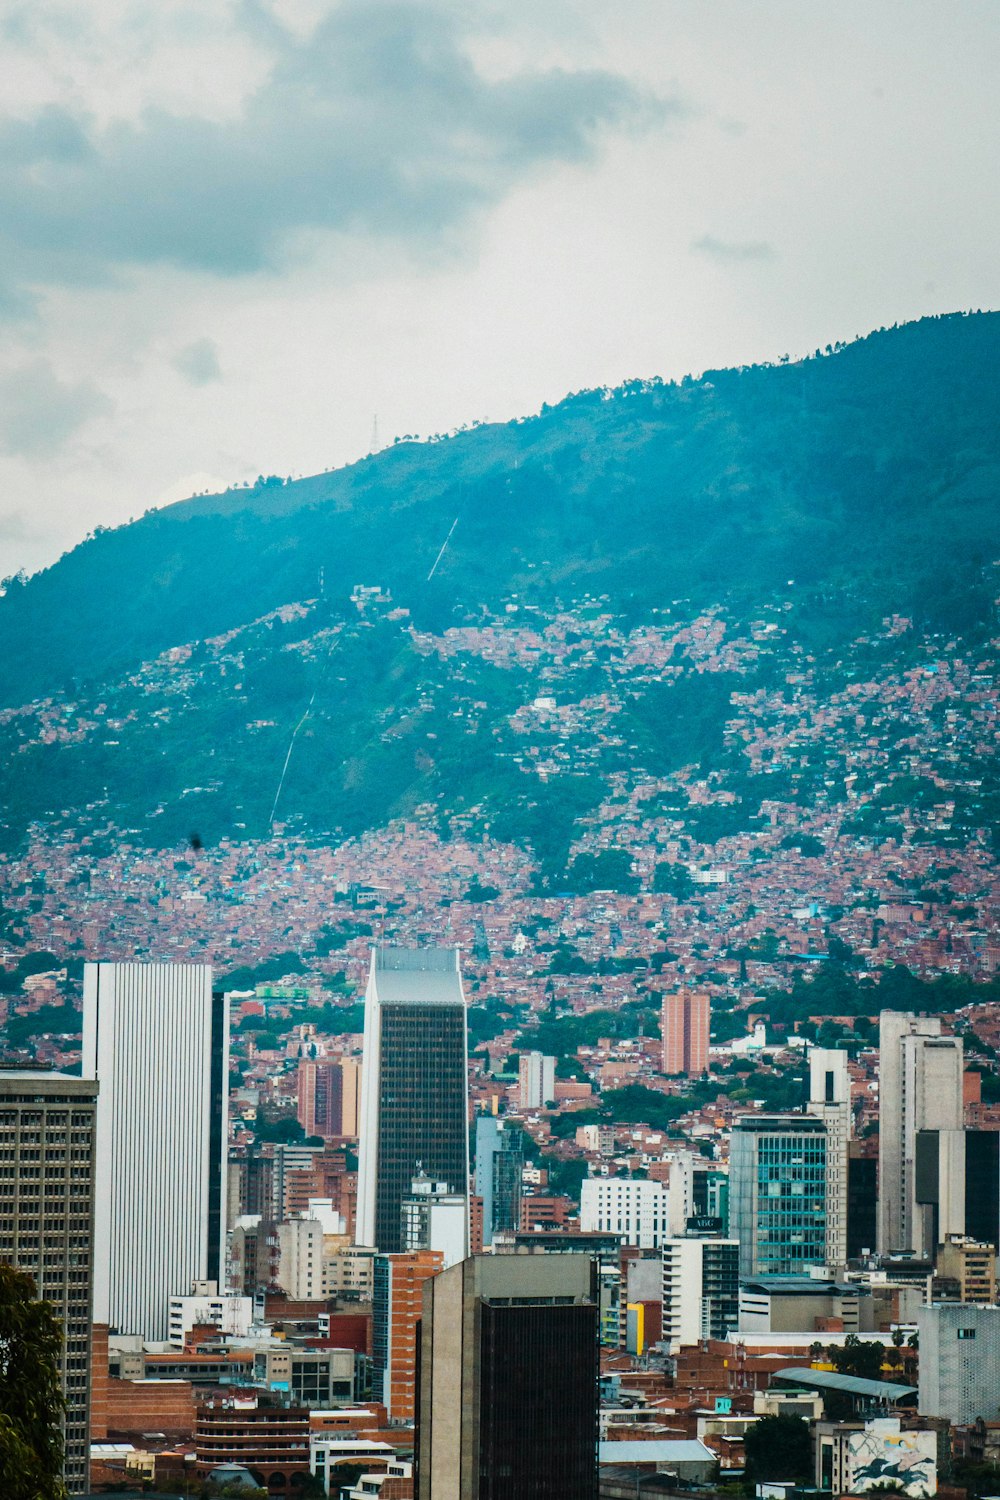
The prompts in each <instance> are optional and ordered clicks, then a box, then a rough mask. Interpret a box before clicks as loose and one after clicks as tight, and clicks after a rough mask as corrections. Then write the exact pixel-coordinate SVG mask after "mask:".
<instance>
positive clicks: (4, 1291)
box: [0, 1264, 66, 1500]
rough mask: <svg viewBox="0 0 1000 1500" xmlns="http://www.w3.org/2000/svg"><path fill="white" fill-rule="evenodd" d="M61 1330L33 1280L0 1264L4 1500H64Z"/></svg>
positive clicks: (0, 1468) (0, 1436) (0, 1471)
mask: <svg viewBox="0 0 1000 1500" xmlns="http://www.w3.org/2000/svg"><path fill="white" fill-rule="evenodd" d="M61 1352H62V1331H61V1327H60V1323H59V1320H58V1318H57V1317H56V1315H55V1312H54V1311H53V1309H52V1307H51V1306H50V1305H49V1303H47V1302H41V1301H39V1300H38V1298H37V1296H36V1293H35V1284H34V1282H33V1281H32V1279H31V1277H30V1276H28V1275H26V1274H25V1273H24V1272H23V1271H18V1270H15V1268H14V1267H13V1266H8V1265H2V1264H0V1478H2V1481H3V1495H4V1500H64V1496H65V1494H66V1489H65V1486H64V1484H63V1482H62V1458H63V1449H62V1433H61V1429H60V1418H61V1413H62V1409H63V1404H64V1403H63V1396H62V1386H61V1381H60V1373H59V1360H60V1355H61Z"/></svg>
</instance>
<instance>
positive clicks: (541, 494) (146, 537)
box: [0, 314, 1000, 704]
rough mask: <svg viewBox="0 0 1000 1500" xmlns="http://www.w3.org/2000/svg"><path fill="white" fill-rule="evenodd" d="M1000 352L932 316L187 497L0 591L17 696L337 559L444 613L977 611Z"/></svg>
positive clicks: (442, 618) (214, 626) (226, 621)
mask: <svg viewBox="0 0 1000 1500" xmlns="http://www.w3.org/2000/svg"><path fill="white" fill-rule="evenodd" d="M998 358H1000V314H976V315H970V316H960V315H953V316H949V317H943V318H936V319H925V320H923V321H921V322H919V323H914V324H909V325H906V326H904V327H902V328H894V329H890V330H887V331H883V332H879V333H877V334H873V335H871V336H870V337H869V338H867V339H864V340H860V341H858V342H857V343H854V344H851V345H849V346H847V347H845V348H840V349H838V350H837V351H836V352H834V353H832V354H831V355H824V356H823V357H819V358H813V359H810V360H806V361H805V362H803V363H799V364H788V365H779V366H768V367H762V366H753V367H750V368H747V369H742V370H726V371H712V372H708V373H707V374H706V375H705V376H704V377H702V378H701V379H699V380H685V381H683V382H681V383H680V384H669V385H667V384H660V383H658V382H655V381H654V382H635V383H632V384H629V385H626V386H623V387H621V388H620V389H618V390H616V391H587V392H582V393H580V394H579V395H576V396H570V397H567V398H566V400H564V401H562V402H561V403H560V404H559V405H558V406H555V407H553V408H551V409H547V410H544V411H543V412H542V413H541V415H539V416H537V417H533V418H530V419H527V420H524V421H520V422H514V423H510V424H507V425H506V426H484V427H480V428H477V429H475V430H473V431H470V432H466V433H463V434H460V435H458V436H456V437H454V438H450V439H447V440H445V441H442V442H436V443H427V444H415V443H404V444H400V445H398V446H396V447H395V448H393V449H390V450H388V451H386V452H383V453H381V454H378V455H377V456H376V457H374V458H371V459H368V460H366V461H364V462H362V463H359V464H356V465H354V466H352V467H350V468H347V469H343V470H340V471H338V472H336V473H331V474H324V475H320V476H317V477H315V478H311V479H306V480H300V481H296V482H294V483H290V484H287V485H281V484H280V483H271V484H268V483H261V484H259V485H258V486H257V487H256V488H255V489H253V490H236V491H231V492H229V493H228V494H226V495H223V496H217V497H211V498H199V499H195V500H191V501H187V502H185V503H183V504H180V505H175V506H171V507H169V508H168V509H165V510H163V511H159V512H156V513H153V514H149V515H147V516H145V517H143V518H142V519H141V520H139V521H137V522H135V523H133V524H131V525H128V526H124V527H120V528H118V529H115V530H109V531H104V532H101V533H100V534H99V535H97V536H95V537H93V538H92V539H90V540H89V541H87V542H86V543H84V544H83V545H81V546H79V547H77V548H76V549H75V550H74V551H73V552H71V553H69V554H68V555H67V556H65V557H63V558H62V559H61V560H60V561H59V562H58V563H57V564H56V565H55V566H54V567H52V568H49V569H47V570H46V571H45V572H43V573H41V574H39V575H37V576H36V577H34V578H32V579H30V580H29V581H28V582H27V584H26V586H24V587H17V586H15V587H12V588H11V589H9V590H8V593H7V595H6V597H4V598H3V599H0V703H6V704H18V703H22V702H27V701H30V700H32V699H34V698H36V697H39V696H44V695H47V694H50V693H52V692H56V691H60V690H73V689H74V687H75V686H78V685H79V684H80V683H84V682H92V681H100V680H101V679H102V678H103V677H105V676H106V675H107V674H108V673H109V672H114V673H118V672H121V671H122V670H124V669H126V668H128V667H129V666H132V665H135V664H137V663H139V662H141V661H143V660H145V659H147V658H149V657H151V656H155V655H156V654H158V653H159V652H160V651H162V650H165V649H166V648H168V647H170V646H174V645H177V644H179V643H182V642H185V641H190V640H198V639H204V638H205V637H208V636H212V635H214V634H217V633H219V632H221V631H224V630H228V629H232V628H234V627H236V626H239V625H242V624H245V623H246V622H248V621H250V620H254V619H257V618H259V617H260V616H262V615H264V614H266V613H267V612H268V611H270V610H272V609H273V608H275V607H276V606H278V605H280V604H283V603H286V602H288V601H291V600H301V599H308V598H312V597H314V596H315V595H316V594H317V592H318V578H319V574H320V569H321V568H322V569H323V573H324V579H325V588H326V596H327V603H328V608H329V609H330V610H331V611H332V613H333V614H334V615H336V614H338V613H339V612H342V611H343V610H344V608H345V607H346V605H347V599H348V595H349V593H350V591H351V589H352V587H353V586H354V585H355V584H358V583H361V584H380V585H381V586H382V587H383V588H388V589H390V590H391V591H392V593H393V595H394V597H396V598H397V599H398V600H399V601H400V602H402V603H404V604H405V605H406V606H407V607H409V608H410V610H411V611H412V613H413V616H414V619H415V621H416V622H417V623H418V624H421V625H431V626H436V627H441V626H442V625H445V624H448V623H452V622H454V621H456V620H459V619H461V618H463V617H464V616H466V615H468V614H469V613H470V612H471V613H477V612H478V611H479V609H480V608H481V607H482V606H485V607H486V608H488V609H491V610H492V609H495V608H497V607H498V606H499V605H501V604H502V602H503V601H504V600H506V599H509V598H510V596H511V595H512V594H517V595H518V596H519V597H520V598H521V599H522V600H524V601H529V602H534V603H537V604H539V605H541V606H542V607H549V606H551V605H552V604H553V603H554V602H555V601H557V600H560V601H565V602H569V601H572V600H574V599H579V598H580V597H581V596H582V595H584V594H586V593H588V592H591V593H595V594H601V595H606V596H607V597H608V598H609V600H610V602H611V604H612V606H613V608H614V609H615V610H617V611H623V612H627V613H629V614H631V615H633V616H634V617H637V618H641V617H642V616H643V615H644V614H645V613H646V612H647V611H648V610H649V609H650V608H652V607H655V606H659V605H662V604H664V603H668V602H669V601H670V600H671V599H675V598H688V599H690V600H692V602H693V603H694V605H695V606H696V607H697V606H699V605H704V604H711V603H715V602H719V601H720V600H734V601H743V602H746V603H752V601H753V600H754V599H758V598H761V597H766V596H767V595H768V594H769V592H770V591H771V590H772V589H774V588H775V587H779V586H783V585H784V584H785V583H786V581H787V580H788V579H790V578H794V579H795V581H796V586H797V587H798V588H799V590H800V592H804V593H806V594H807V595H808V597H809V599H810V600H811V603H812V607H813V611H814V613H815V614H816V616H817V628H818V629H820V630H821V631H822V632H827V631H829V630H830V629H832V630H834V631H835V632H836V631H837V630H838V629H839V628H840V627H841V626H843V627H845V628H847V629H852V628H853V627H854V626H855V624H856V623H857V622H858V621H859V620H863V619H864V617H865V613H866V611H868V612H870V611H871V610H873V609H874V610H876V611H877V610H883V611H884V609H885V608H888V607H889V606H892V607H898V608H902V609H905V610H907V611H910V612H916V613H917V614H918V615H919V616H920V617H921V618H924V619H928V620H938V619H940V620H941V621H942V622H944V623H945V624H947V625H953V626H954V627H955V628H968V627H970V626H972V627H975V625H976V624H977V623H978V622H979V620H980V619H981V615H982V603H983V601H982V599H981V598H980V597H979V595H978V592H977V583H976V579H977V568H978V566H979V564H980V563H981V562H982V561H983V560H984V559H985V560H989V559H990V558H991V557H992V556H994V555H995V554H996V549H997V544H998V541H1000V505H998V503H997V495H998V490H1000V409H998V402H997V396H996V374H995V372H996V369H997V366H998ZM453 523H455V529H454V532H453V533H452V537H451V541H450V543H449V545H448V547H447V550H446V552H445V555H444V557H443V558H442V560H441V562H440V564H439V566H438V568H437V570H436V572H435V574H434V577H433V578H432V579H431V581H430V582H429V583H428V582H427V578H428V574H429V572H430V570H431V567H432V564H433V562H434V559H435V557H436V556H437V553H438V551H439V549H440V547H441V544H442V542H443V541H444V539H445V537H446V535H447V534H448V531H449V528H451V526H452V524H453ZM803 628H806V626H805V623H803Z"/></svg>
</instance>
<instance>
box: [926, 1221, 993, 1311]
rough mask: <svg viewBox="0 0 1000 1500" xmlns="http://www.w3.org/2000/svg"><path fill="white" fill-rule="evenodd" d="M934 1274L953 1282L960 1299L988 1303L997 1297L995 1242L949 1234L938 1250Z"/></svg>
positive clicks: (961, 1300)
mask: <svg viewBox="0 0 1000 1500" xmlns="http://www.w3.org/2000/svg"><path fill="white" fill-rule="evenodd" d="M937 1274H938V1275H939V1276H940V1277H942V1278H943V1279H944V1280H946V1281H950V1282H954V1283H955V1285H956V1287H957V1289H958V1300H959V1301H960V1302H983V1303H987V1304H988V1303H992V1302H995V1301H996V1300H997V1250H996V1246H995V1245H989V1244H986V1243H985V1242H984V1241H982V1240H974V1239H970V1238H969V1236H968V1235H964V1234H952V1235H949V1236H948V1238H947V1240H945V1242H944V1244H943V1245H942V1246H941V1248H940V1250H939V1251H938V1257H937Z"/></svg>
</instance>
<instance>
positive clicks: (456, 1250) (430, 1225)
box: [400, 1172, 469, 1267]
mask: <svg viewBox="0 0 1000 1500" xmlns="http://www.w3.org/2000/svg"><path fill="white" fill-rule="evenodd" d="M400 1212H401V1214H402V1238H403V1250H404V1252H405V1251H410V1250H440V1252H441V1263H442V1265H444V1266H446V1267H447V1266H453V1265H454V1264H455V1263H456V1261H460V1260H464V1259H465V1256H466V1253H467V1250H468V1243H469V1224H468V1218H469V1200H468V1198H467V1197H466V1195H465V1194H464V1193H453V1192H452V1191H451V1189H450V1188H449V1186H448V1184H447V1183H446V1182H431V1180H430V1178H429V1177H428V1176H427V1174H426V1172H418V1173H417V1175H416V1177H414V1179H413V1186H412V1189H411V1191H410V1194H409V1196H408V1197H406V1198H404V1199H403V1206H402V1208H401V1210H400Z"/></svg>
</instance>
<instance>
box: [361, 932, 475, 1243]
mask: <svg viewBox="0 0 1000 1500" xmlns="http://www.w3.org/2000/svg"><path fill="white" fill-rule="evenodd" d="M468 1114H469V1108H468V1063H467V1050H466V1020H465V996H464V994H463V992H462V980H461V976H460V974H459V968H458V950H457V949H455V948H390V947H385V946H379V947H377V948H376V949H375V951H374V953H373V954H372V964H371V971H370V974H369V978H368V989H367V992H366V994H365V1053H364V1067H363V1072H362V1084H361V1140H360V1164H359V1181H358V1228H357V1239H358V1243H359V1244H361V1245H377V1246H378V1248H379V1249H380V1250H381V1251H382V1252H383V1253H384V1254H394V1253H396V1252H398V1251H400V1250H402V1249H403V1248H404V1247H403V1244H402V1236H401V1218H400V1209H401V1206H402V1202H403V1199H404V1198H406V1197H408V1196H409V1194H410V1191H411V1188H412V1184H413V1179H414V1177H416V1176H417V1174H418V1172H420V1171H421V1170H423V1171H424V1172H425V1173H426V1174H427V1176H428V1177H429V1178H431V1179H432V1180H433V1181H435V1182H444V1183H447V1185H448V1187H449V1188H450V1189H451V1190H452V1191H453V1192H456V1193H461V1194H462V1195H463V1197H466V1198H467V1197H468V1192H469V1126H468ZM466 1233H467V1228H466Z"/></svg>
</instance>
